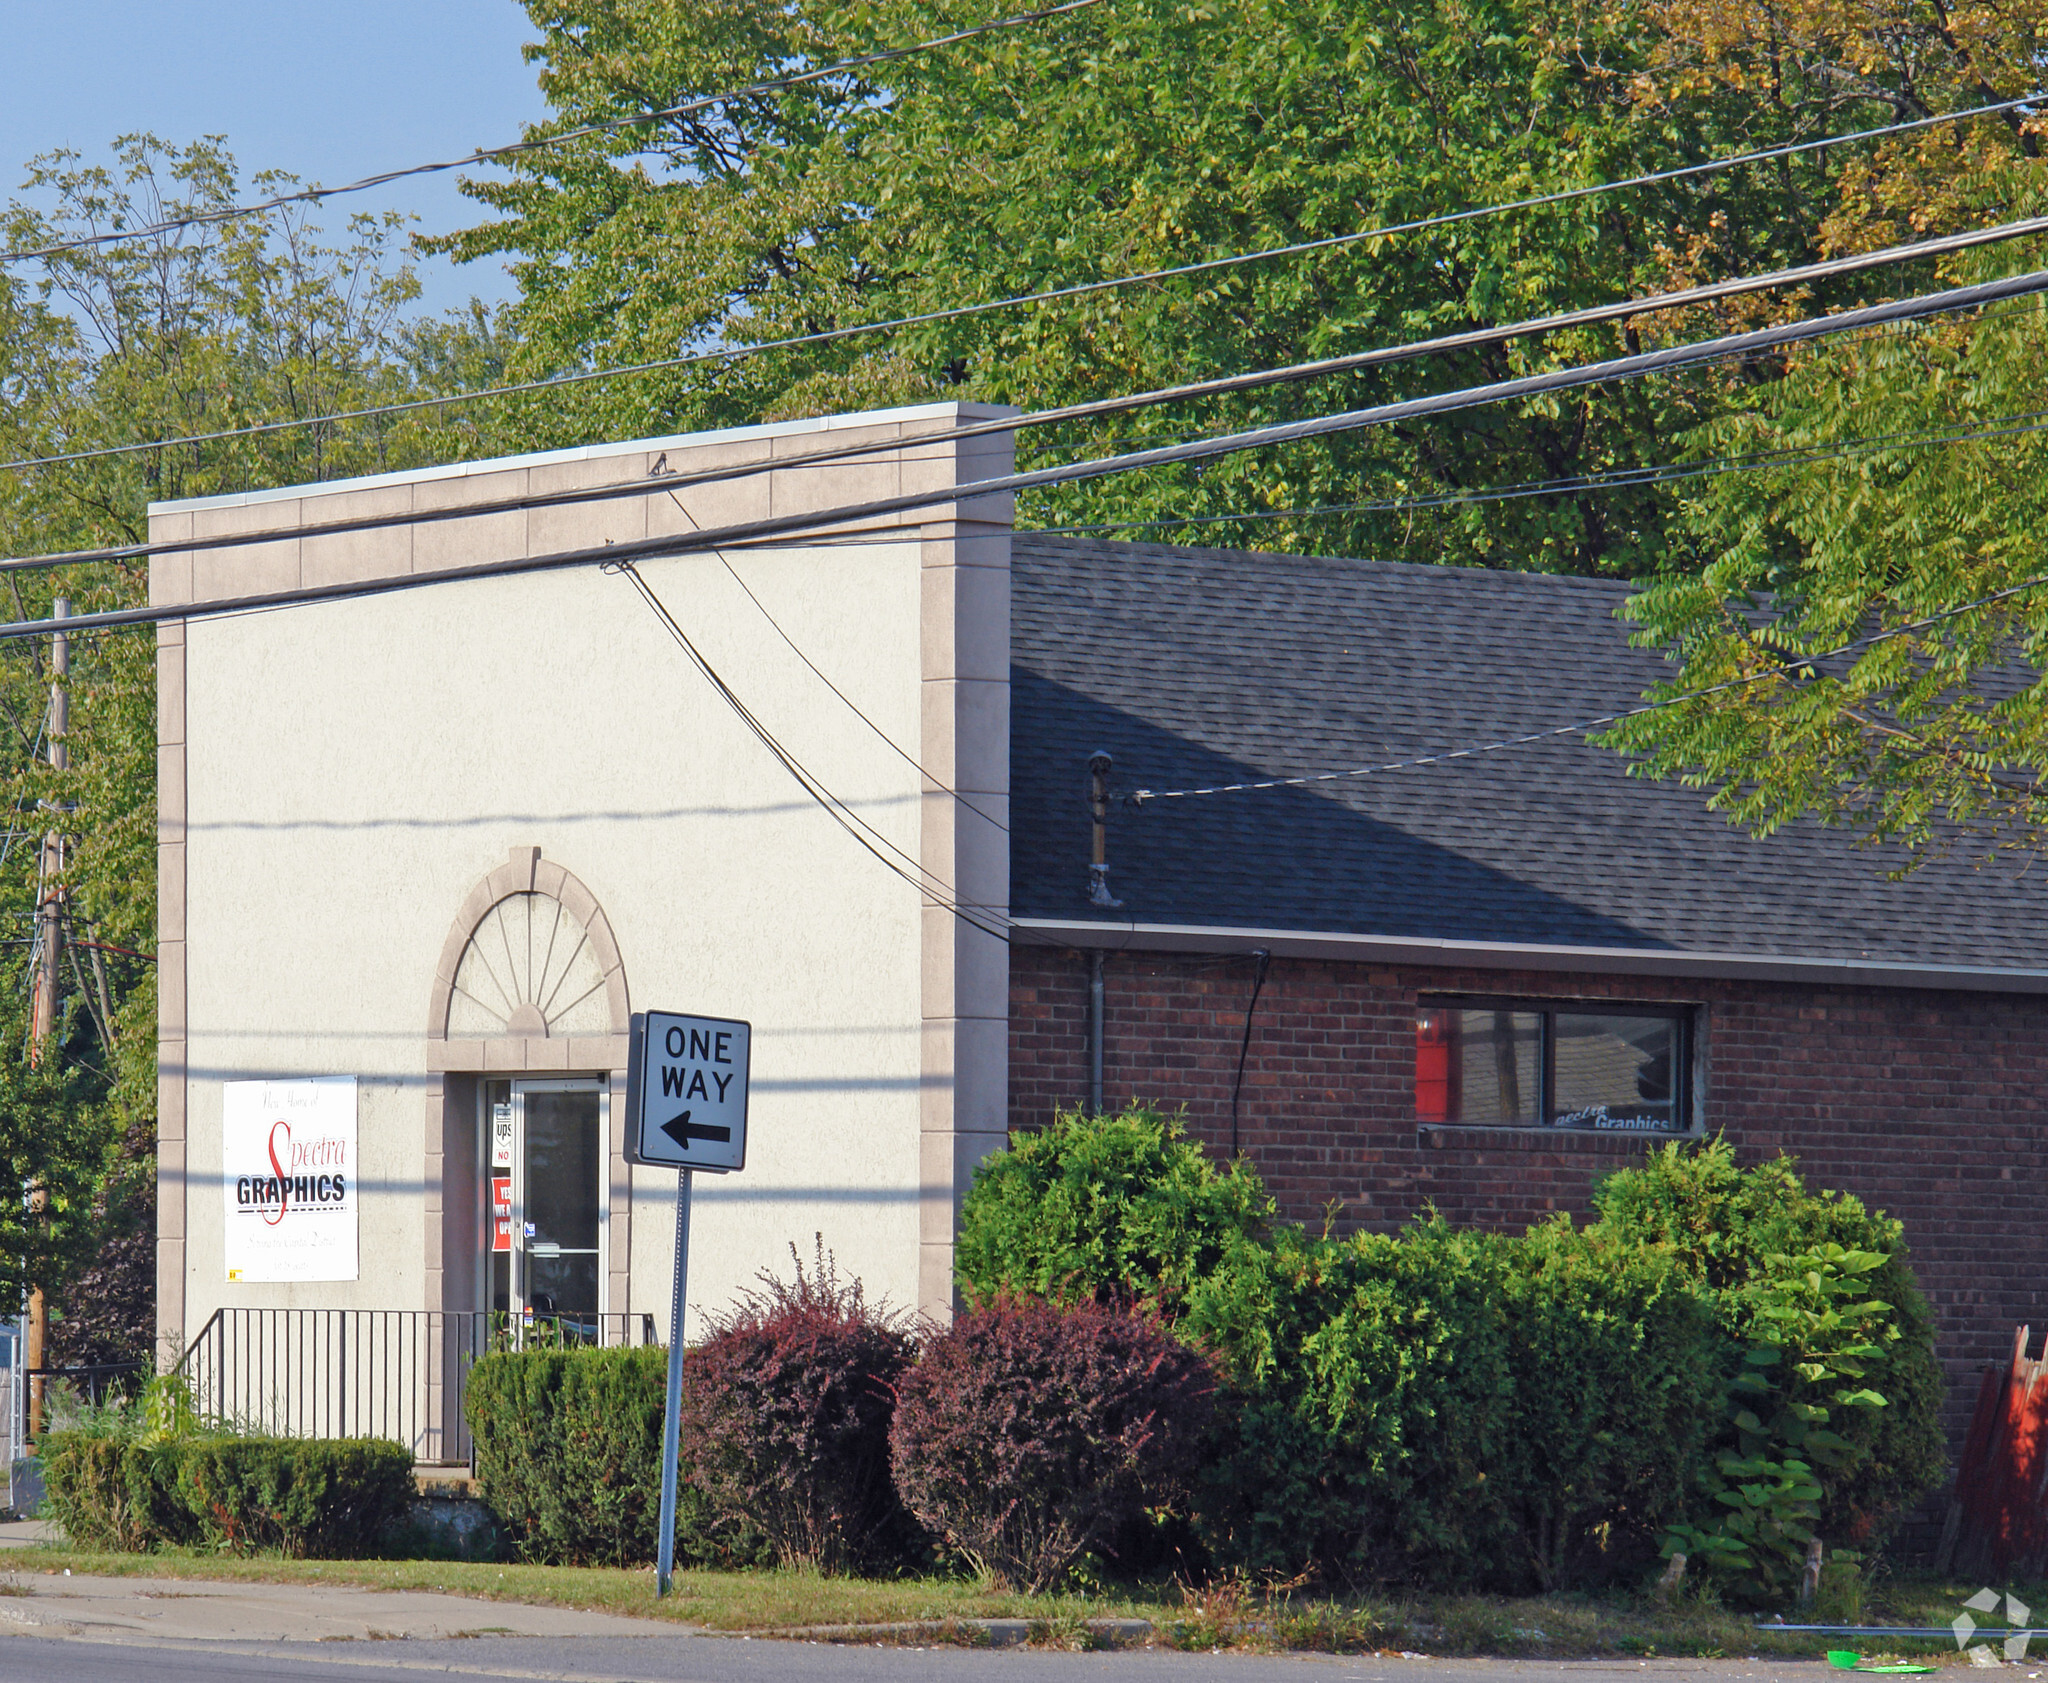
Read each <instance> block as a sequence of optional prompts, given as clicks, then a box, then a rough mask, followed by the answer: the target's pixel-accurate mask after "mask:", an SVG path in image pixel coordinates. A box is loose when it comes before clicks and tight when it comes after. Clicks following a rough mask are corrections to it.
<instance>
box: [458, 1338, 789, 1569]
mask: <svg viewBox="0 0 2048 1683" xmlns="http://www.w3.org/2000/svg"><path fill="white" fill-rule="evenodd" d="M667 1390H668V1352H667V1351H666V1350H662V1349H656V1348H653V1347H651V1346H643V1347H641V1348H638V1349H611V1350H593V1349H552V1350H521V1351H507V1352H500V1353H498V1354H494V1355H489V1356H486V1357H484V1358H483V1359H482V1360H481V1361H479V1362H478V1363H477V1364H476V1366H475V1367H474V1368H472V1369H471V1370H470V1375H469V1387H468V1393H467V1397H466V1400H465V1402H464V1411H465V1414H466V1416H467V1418H468V1421H469V1429H470V1434H471V1436H472V1437H473V1439H474V1440H475V1443H476V1469H477V1481H478V1483H479V1485H480V1486H481V1488H482V1492H483V1497H484V1500H485V1501H486V1502H487V1503H488V1504H489V1506H490V1508H491V1511H492V1512H493V1513H494V1514H495V1515H496V1516H497V1518H498V1521H499V1523H500V1524H501V1525H502V1526H503V1527H504V1529H505V1532H506V1535H507V1537H508V1538H509V1539H510V1541H511V1544H512V1547H513V1550H514V1551H515V1552H516V1553H517V1554H518V1555H519V1557H520V1558H521V1559H523V1560H531V1561H536V1562H539V1563H542V1564H545V1565H552V1566H628V1565H635V1564H638V1563H640V1562H644V1561H649V1560H652V1559H654V1556H655V1545H656V1536H655V1533H656V1530H657V1528H658V1525H659V1522H660V1517H661V1408H662V1401H663V1398H664V1397H665V1396H666V1395H667ZM684 1459H685V1462H687V1460H688V1451H687V1446H686V1447H685V1453H684ZM705 1521H706V1515H705V1513H704V1504H703V1501H702V1499H701V1498H700V1497H698V1496H697V1494H696V1492H694V1491H693V1490H692V1489H690V1487H689V1486H688V1484H687V1483H685V1484H684V1486H683V1488H682V1490H681V1492H680V1495H679V1500H678V1503H677V1514H676V1558H677V1559H678V1560H681V1561H685V1562H692V1563H697V1564H707V1565H708V1564H729V1563H733V1562H741V1563H744V1562H746V1561H749V1560H751V1559H752V1558H753V1557H754V1553H755V1552H756V1551H755V1550H754V1549H752V1548H751V1547H750V1546H749V1543H748V1540H747V1539H746V1538H745V1537H744V1536H733V1537H730V1538H726V1539H718V1538H714V1537H713V1536H712V1535H710V1533H709V1530H708V1527H707V1525H706V1523H705Z"/></svg>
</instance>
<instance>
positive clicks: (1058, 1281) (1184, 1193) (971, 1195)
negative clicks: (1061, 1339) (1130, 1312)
mask: <svg viewBox="0 0 2048 1683" xmlns="http://www.w3.org/2000/svg"><path fill="white" fill-rule="evenodd" d="M1272 1213H1273V1201H1272V1199H1271V1198H1270V1197H1268V1196H1267V1194H1266V1190H1265V1187H1264V1186H1263V1185H1262V1184H1261V1183H1260V1181H1259V1178H1258V1176H1257V1175H1256V1174H1255V1173H1254V1172H1253V1171H1252V1170H1251V1169H1250V1168H1249V1167H1248V1166H1247V1165H1245V1164H1242V1163H1232V1164H1229V1165H1227V1166H1225V1167H1222V1168H1218V1167H1217V1165H1216V1164H1214V1163H1213V1162H1211V1161H1210V1160H1209V1159H1208V1158H1207V1157H1205V1156H1204V1155H1203V1153H1202V1148H1201V1147H1200V1146H1199V1145H1197V1144H1196V1143H1194V1142H1193V1141H1191V1140H1189V1139H1188V1138H1187V1137H1186V1135H1185V1133H1184V1132H1183V1130H1182V1128H1181V1126H1180V1124H1179V1123H1178V1122H1175V1121H1172V1120H1170V1119H1168V1118H1166V1117H1164V1116H1161V1115H1159V1114H1158V1113H1157V1112H1156V1111H1152V1110H1148V1109H1146V1108H1145V1107H1143V1106H1137V1107H1134V1108H1133V1109H1131V1110H1128V1111H1125V1112H1124V1113H1123V1114H1122V1115H1120V1116H1102V1117H1086V1116H1083V1115H1081V1114H1080V1113H1079V1112H1078V1111H1075V1112H1068V1113H1066V1114H1063V1115H1061V1116H1059V1117H1057V1118H1055V1119H1054V1121H1053V1124H1052V1126H1051V1127H1049V1128H1046V1129H1044V1130H1043V1131H1041V1132H1039V1133H1033V1134H1016V1135H1014V1136H1012V1139H1011V1144H1010V1148H1009V1150H1007V1151H1001V1152H997V1153H996V1154H994V1155H993V1156H991V1157H989V1158H987V1159H986V1160H985V1161H984V1162H983V1163H982V1164H981V1165H980V1167H978V1168H977V1169H976V1170H975V1172H974V1185H973V1187H972V1188H971V1189H970V1190H969V1192H968V1194H967V1197H966V1200H965V1202H964V1204H963V1207H962V1209H961V1214H960V1238H959V1242H958V1244H957V1246H956V1247H955V1250H954V1258H955V1262H954V1266H955V1269H956V1272H957V1274H958V1277H959V1282H960V1290H961V1294H962V1296H963V1297H965V1298H966V1300H967V1301H968V1303H970V1304H976V1303H988V1302H992V1301H993V1300H994V1299H996V1298H998V1297H1000V1296H1004V1295H1006V1294H1020V1293H1024V1294H1031V1295H1035V1296H1039V1297H1051V1298H1056V1299H1059V1300H1061V1301H1073V1300H1078V1299H1092V1300H1093V1301H1095V1302H1098V1303H1112V1302H1116V1303H1133V1302H1150V1303H1152V1304H1155V1305H1156V1306H1157V1307H1159V1308H1160V1309H1161V1310H1162V1311H1164V1312H1166V1313H1168V1314H1172V1313H1174V1312H1175V1311H1177V1309H1178V1308H1179V1305H1180V1303H1181V1301H1182V1300H1183V1298H1184V1297H1185V1296H1186V1293H1187V1291H1188V1288H1189V1286H1190V1285H1191V1284H1192V1282H1193V1281H1195V1280H1196V1279H1198V1278H1200V1277H1201V1276H1202V1275H1204V1274H1206V1273H1208V1272H1210V1271H1211V1270H1212V1269H1214V1268H1215V1267H1216V1266H1217V1265H1218V1264H1219V1263H1221V1261H1222V1260H1223V1256H1224V1253H1225V1252H1226V1251H1227V1250H1228V1249H1229V1247H1230V1246H1231V1245H1232V1244H1233V1243H1235V1242H1239V1241H1242V1240H1246V1239H1253V1238H1256V1237H1258V1236H1259V1235H1260V1234H1261V1233H1263V1232H1264V1230H1265V1226H1266V1223H1267V1221H1268V1220H1269V1219H1270V1217H1271V1216H1272Z"/></svg>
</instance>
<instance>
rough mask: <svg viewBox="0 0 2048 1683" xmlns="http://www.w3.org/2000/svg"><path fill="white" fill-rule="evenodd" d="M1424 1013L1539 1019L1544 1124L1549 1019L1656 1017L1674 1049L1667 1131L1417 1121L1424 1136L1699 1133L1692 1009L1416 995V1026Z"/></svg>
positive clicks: (1551, 1069)
mask: <svg viewBox="0 0 2048 1683" xmlns="http://www.w3.org/2000/svg"><path fill="white" fill-rule="evenodd" d="M1429 1011H1519V1012H1522V1013H1524V1014H1527V1015H1533V1016H1535V1017H1536V1018H1537V1019H1538V1028H1537V1058H1536V1085H1537V1095H1536V1115H1537V1117H1538V1118H1547V1117H1548V1116H1549V1115H1550V1114H1551V1111H1552V1109H1553V1108H1554V1100H1555V1096H1556V1092H1557V1030H1556V1026H1555V1022H1554V1019H1555V1018H1557V1017H1558V1016H1560V1015H1562V1016H1568V1017H1659V1018H1663V1019H1665V1020H1667V1021H1669V1022H1670V1023H1671V1024H1672V1026H1673V1035H1674V1039H1675V1040H1676V1043H1677V1044H1676V1046H1675V1047H1674V1049H1673V1056H1672V1066H1673V1067H1672V1082H1671V1098H1672V1125H1671V1126H1670V1127H1668V1128H1600V1127H1594V1126H1590V1125H1588V1124H1585V1123H1560V1122H1551V1121H1547V1120H1538V1121H1534V1122H1460V1121H1453V1120H1448V1119H1447V1120H1445V1121H1442V1122H1435V1121H1427V1120H1424V1119H1423V1118H1422V1117H1421V1116H1419V1115H1418V1116H1417V1117H1416V1127H1417V1128H1418V1129H1421V1130H1423V1131H1425V1132H1431V1131H1435V1130H1439V1129H1444V1128H1465V1129H1471V1130H1473V1131H1475V1132H1481V1133H1492V1134H1591V1135H1594V1136H1595V1137H1597V1138H1600V1139H1663V1140H1669V1139H1685V1138H1688V1137H1696V1136H1697V1135H1698V1134H1699V1132H1700V1127H1699V1118H1698V1108H1699V1107H1698V1103H1697V1095H1696V1094H1695V1092H1694V1084H1695V1082H1696V1081H1697V1079H1698V1056H1699V1054H1698V1046H1699V1011H1700V1008H1699V1007H1698V1006H1697V1005H1685V1004H1676V1003H1665V1002H1657V1003H1652V1002H1649V1001H1637V1000H1633V999H1585V998H1557V997H1547V998H1536V997H1532V996H1530V995H1528V994H1497V993H1419V994H1417V995H1416V997H1415V1015H1416V1018H1417V1021H1418V1022H1419V1021H1420V1019H1421V1017H1422V1016H1423V1014H1424V1013H1425V1012H1429ZM1409 1092H1410V1102H1411V1103H1412V1102H1414V1098H1415V1076H1414V1073H1413V1069H1412V1066H1411V1073H1410V1076H1409Z"/></svg>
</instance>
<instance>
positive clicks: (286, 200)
mask: <svg viewBox="0 0 2048 1683" xmlns="http://www.w3.org/2000/svg"><path fill="white" fill-rule="evenodd" d="M1100 4H1102V0H1065V3H1064V4H1063V5H1058V6H1048V7H1047V8H1045V9H1044V10H1043V11H1037V12H1025V13H1022V14H1020V15H1018V16H1015V17H1007V18H997V19H994V20H993V21H991V22H989V23H978V24H975V25H973V26H972V27H971V28H967V29H956V30H954V31H953V33H952V34H950V35H939V36H935V37H933V38H932V39H931V40H929V41H919V42H916V43H915V44H913V45H911V46H908V47H891V48H887V49H885V50H884V51H881V52H874V53H863V54H861V55H860V56H859V57H857V58H849V59H842V60H840V61H839V62H838V63H837V64H826V65H821V66H819V67H818V68H817V69H815V70H799V71H793V72H791V73H790V74H789V75H786V76H775V77H771V78H769V79H768V80H767V81H763V82H753V83H750V84H748V85H747V86H745V87H740V88H728V89H726V90H725V91H724V92H723V93H715V94H705V95H703V96H701V97H700V98H697V99H690V100H685V101H683V102H682V103H681V104H679V105H665V106H662V107H660V108H659V109H657V110H653V111H642V112H638V113H636V114H635V115H633V116H631V117H607V118H603V119H601V120H600V121H598V122H594V123H579V124H577V125H576V126H575V127H574V128H568V129H564V130H562V131H561V132H560V133H559V134H549V135H539V136H536V137H535V138H533V139H530V140H515V141H511V142H509V143H507V144H506V145H503V146H487V147H484V148H482V149H481V150H480V151H476V152H466V153H464V154H463V155H462V156H461V157H459V158H448V159H444V160H443V161H442V162H440V163H435V164H408V165H407V166H406V167H404V168H403V169H388V170H384V171H382V172H380V173H379V174H376V175H366V176H364V177H363V178H362V179H361V180H360V181H351V182H348V183H346V184H345V185H343V186H340V187H307V188H304V189H302V190H301V191H299V192H296V193H279V194H277V195H276V196H274V197H272V198H268V199H260V200H258V201H257V202H256V203H254V204H247V205H223V206H222V207H221V208H220V209H218V210H207V211H194V212H193V213H191V214H190V215H188V216H168V217H165V218H164V219H163V220H162V221H159V222H148V223H145V224H143V225H142V226H141V227H139V228H115V229H113V230H111V231H109V232H107V233H104V234H81V235H80V236H79V237H78V238H76V239H70V240H59V241H57V242H56V243H54V244H52V245H46V246H38V247H35V248H33V249H23V250H19V251H5V252H0V263H23V262H28V261H30V260H33V259H40V258H49V257H56V256H60V255H61V254H63V253H64V252H67V251H84V250H86V249H88V248H90V247H93V246H102V245H115V244H118V243H121V242H124V241H128V240H145V239H151V238H154V237H155V236H157V235H159V234H171V233H176V232H177V231H178V230H179V229H181V228H203V227H209V226H212V225H214V224H217V223H221V222H234V221H238V220H240V219H241V218H242V217H245V216H261V215H262V214H263V213H264V212H265V211H270V210H280V209H282V208H283V207H284V206H286V205H293V204H318V203H319V202H320V201H321V200H323V199H332V198H338V197H340V196H341V195H342V194H344V193H366V192H368V191H369V190H370V189H371V188H373V187H384V186H388V185H389V184H390V183H391V182H394V181H404V180H406V179H408V178H409V177H411V176H415V175H437V174H439V173H441V172H442V171H445V170H451V169H466V168H468V167H469V166H470V165H471V164H487V163H492V162H495V161H496V160H497V159H499V158H511V157H517V156H520V155H522V154H524V153H527V152H543V151H546V150H547V149H548V148H549V147H553V146H560V145H561V144H562V143H563V142H564V141H569V140H581V139H583V138H584V137H585V136H586V135H593V134H611V133H616V132H617V131H619V130H621V129H635V128H642V127H645V126H646V125H648V124H652V123H660V122H666V121H668V120H669V119H670V118H673V117H687V116H689V115H691V114H692V113H693V112H698V111H708V110H710V109H711V108H712V107H714V106H718V105H725V104H729V103H730V102H731V101H733V100H736V99H751V98H754V97H756V96H758V95H760V94H770V93H783V92H786V91H787V90H788V89H790V88H797V87H802V86H803V85H804V84H806V83H808V82H820V81H823V80H825V79H826V78H827V77H831V76H844V75H847V74H849V73H850V72H852V71H855V70H864V69H866V68H868V67H869V66H870V65H876V64H891V63H894V62H895V61H896V60H898V59H904V58H910V57H912V56H913V55H915V54H917V53H928V52H931V51H932V50H933V49H935V48H938V47H950V46H953V45H954V44H955V43H957V42H960V41H967V40H971V39H972V38H973V37H975V36H977V35H988V34H991V33H993V32H994V31H996V30H1002V29H1017V28H1020V27H1022V26H1023V25H1025V24H1027V23H1040V22H1043V21H1044V20H1045V19H1046V18H1053V17H1058V16H1060V15H1061V14H1062V13H1063V12H1078V11H1081V10H1083V9H1084V8H1086V7H1089V6H1097V5H1100ZM2019 103H2021V104H2024V103H2026V102H2025V101H2020V102H2019ZM1982 109H1983V110H1984V111H1994V110H2005V109H2009V107H2008V106H1985V107H1983V108H1982ZM1959 115H1960V114H1959ZM1945 120H1951V121H1952V120H1953V119H1945Z"/></svg>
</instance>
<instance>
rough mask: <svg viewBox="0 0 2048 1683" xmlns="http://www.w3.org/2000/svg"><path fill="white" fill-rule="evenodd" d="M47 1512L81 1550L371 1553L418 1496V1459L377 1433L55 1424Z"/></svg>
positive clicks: (49, 1446)
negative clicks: (157, 1434) (190, 1546)
mask: <svg viewBox="0 0 2048 1683" xmlns="http://www.w3.org/2000/svg"><path fill="white" fill-rule="evenodd" d="M37 1454H38V1457H39V1459H40V1460H41V1462H42V1467H43V1479H44V1483H45V1488H46V1491H47V1500H48V1504H49V1512H50V1515H51V1517H53V1518H54V1519H56V1520H57V1522H58V1523H59V1524H60V1525H62V1526H63V1528H64V1532H65V1535H66V1536H68V1537H69V1538H70V1539H71V1540H72V1541H73V1542H74V1543H77V1544H79V1545H80V1546H82V1547H88V1548H93V1547H98V1548H110V1549H119V1550H140V1549H153V1548H159V1547H163V1546H165V1545H169V1544H181V1543H200V1544H207V1545H211V1546H213V1547H217V1548H222V1549H226V1550H229V1551H231V1552H233V1553H237V1554H249V1553H253V1552H256V1551H259V1550H276V1551H279V1552H282V1553H284V1554H288V1555H293V1556H305V1555H314V1556H318V1557H321V1558H325V1559H339V1558H344V1557H347V1556H351V1555H365V1554H372V1553H375V1552H376V1550H377V1548H378V1546H379V1544H380V1543H381V1542H382V1541H383V1539H384V1537H385V1535H386V1533H387V1532H388V1531H389V1530H390V1529H391V1528H392V1526H393V1525H395V1524H396V1523H398V1522H399V1521H400V1520H402V1519H403V1518H404V1517H405V1515H406V1513H407V1511H408V1510H409V1508H410V1507H411V1504H412V1499H413V1477H412V1455H411V1452H410V1451H408V1450H407V1449H406V1448H405V1447H404V1446H403V1445H402V1444H396V1443H390V1442H387V1441H385V1440H384V1439H381V1438H345V1439H340V1440H320V1439H307V1438H259V1437H212V1436H200V1437H186V1438H175V1439H168V1440H158V1439H155V1438H153V1437H152V1436H151V1435H150V1434H146V1433H136V1432H130V1433H121V1434H109V1433H94V1432H87V1431H82V1432H51V1433H49V1434H47V1435H46V1436H45V1437H44V1439H43V1441H42V1444H41V1445H40V1446H39V1448H38V1451H37Z"/></svg>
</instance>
